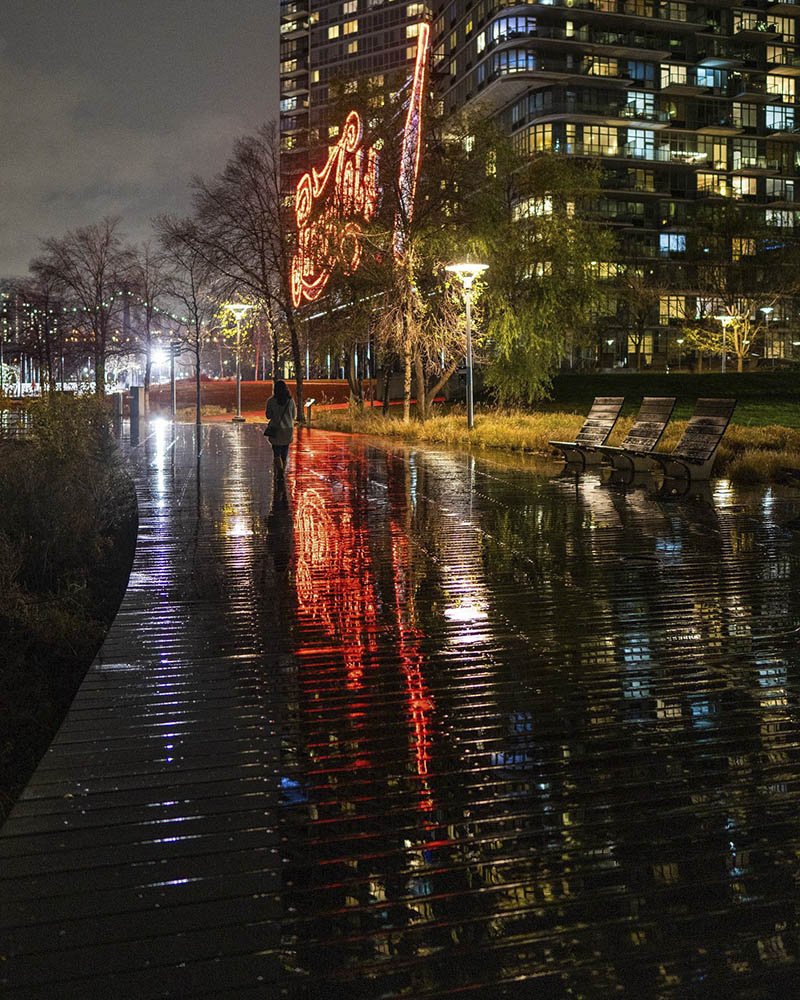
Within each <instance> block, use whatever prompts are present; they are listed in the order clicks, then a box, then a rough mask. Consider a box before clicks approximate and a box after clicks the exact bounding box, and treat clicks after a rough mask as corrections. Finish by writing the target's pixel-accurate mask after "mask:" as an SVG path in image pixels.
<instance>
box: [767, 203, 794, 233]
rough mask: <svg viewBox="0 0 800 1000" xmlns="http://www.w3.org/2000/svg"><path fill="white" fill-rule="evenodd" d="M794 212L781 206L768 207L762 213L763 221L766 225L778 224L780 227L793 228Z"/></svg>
mask: <svg viewBox="0 0 800 1000" xmlns="http://www.w3.org/2000/svg"><path fill="white" fill-rule="evenodd" d="M794 219H795V214H794V212H788V211H785V210H784V209H781V208H768V209H767V210H766V212H765V213H764V221H765V222H766V224H767V225H768V226H778V227H779V228H780V229H792V228H794Z"/></svg>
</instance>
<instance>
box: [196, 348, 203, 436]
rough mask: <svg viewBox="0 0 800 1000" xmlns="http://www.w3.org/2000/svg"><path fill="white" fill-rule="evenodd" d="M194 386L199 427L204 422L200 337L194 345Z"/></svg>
mask: <svg viewBox="0 0 800 1000" xmlns="http://www.w3.org/2000/svg"><path fill="white" fill-rule="evenodd" d="M194 360H195V366H194V385H195V392H196V397H197V398H196V399H195V423H196V424H197V426H198V427H199V426H200V424H201V423H202V422H203V403H202V399H201V397H200V391H201V390H200V338H199V337H198V339H197V342H196V343H195V345H194ZM197 447H198V449H199V448H200V438H199V437H198V439H197Z"/></svg>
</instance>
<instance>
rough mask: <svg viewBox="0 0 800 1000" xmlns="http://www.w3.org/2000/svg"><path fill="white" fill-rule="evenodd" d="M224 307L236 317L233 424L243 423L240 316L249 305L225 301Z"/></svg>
mask: <svg viewBox="0 0 800 1000" xmlns="http://www.w3.org/2000/svg"><path fill="white" fill-rule="evenodd" d="M225 308H226V309H229V310H230V311H231V312H232V313H233V315H234V317H235V318H236V416H235V417H233V421H232V422H233V423H234V424H241V423H244V417H243V416H242V364H241V351H240V347H241V343H242V316H244V314H245V313H246V312H247V310H248V309H252V308H253V307H252V306H251V305H248V304H247V303H246V302H226V303H225Z"/></svg>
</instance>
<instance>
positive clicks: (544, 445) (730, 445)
mask: <svg viewBox="0 0 800 1000" xmlns="http://www.w3.org/2000/svg"><path fill="white" fill-rule="evenodd" d="M598 391H599V390H598ZM595 394H596V393H595ZM609 395H612V393H610V392H609ZM650 395H655V393H650ZM592 398H593V397H592ZM589 404H591V399H590V400H589ZM635 409H636V407H634V410H635ZM586 410H588V406H587V407H586ZM584 412H585V411H584ZM633 419H634V418H633V417H632V416H628V417H622V418H621V419H620V420H619V421H618V422H617V425H616V427H615V428H614V432H613V434H612V435H611V437H610V438H609V444H619V442H620V441H621V440H622V438H623V437H624V436H625V434H626V433H627V431H628V430H629V428H630V426H631V424H632V423H633ZM582 422H583V416H582V415H581V414H579V413H566V412H560V411H557V410H552V411H550V412H545V413H542V412H539V413H522V412H513V411H491V412H489V411H487V412H478V413H476V415H475V427H474V429H473V430H472V431H471V432H470V431H468V430H467V427H466V420H465V416H464V413H463V411H454V412H450V413H447V414H443V415H440V416H435V417H433V418H432V419H430V420H428V421H426V422H425V423H424V424H421V423H419V422H417V421H412V422H411V423H409V424H404V423H403V422H402V420H401V419H400V418H399V415H398V414H394V413H393V414H390V415H389V416H388V417H383V416H382V415H381V414H380V413H377V412H373V413H369V412H365V413H363V414H359V413H356V412H351V411H346V410H338V411H335V410H334V411H320V412H317V413H315V414H314V425H315V426H316V427H322V428H325V429H328V430H336V431H343V432H346V433H351V434H376V435H380V436H383V437H396V438H400V439H403V440H406V441H416V442H424V443H427V444H434V445H447V446H449V447H454V448H471V449H473V450H481V449H502V450H505V451H512V452H540V453H543V454H547V453H548V452H552V449H551V448H550V447H549V445H548V441H550V440H560V441H571V440H573V439H574V436H575V433H576V432H577V431H578V430H579V429H580V426H581V424H582ZM685 426H686V421H685V420H675V421H672V422H671V423H670V425H669V426H668V428H667V431H666V433H665V435H664V437H663V439H662V443H661V446H662V447H663V448H664V449H667V450H669V449H671V448H672V447H674V445H675V444H676V443H677V441H678V439H679V437H680V435H681V434H682V433H683V429H684V428H685ZM785 467H789V468H800V430H796V429H793V428H789V427H782V426H776V425H769V426H763V427H756V426H753V427H747V426H743V425H741V424H735V425H734V424H732V425H731V426H730V427H729V428H728V431H727V433H726V435H725V438H724V440H723V442H722V444H721V445H720V449H719V453H718V456H717V464H716V466H715V474H717V475H721V476H728V477H729V478H730V479H731V480H733V481H734V482H739V483H757V482H773V481H780V480H781V479H782V478H784V474H783V473H782V472H781V470H782V469H783V468H785Z"/></svg>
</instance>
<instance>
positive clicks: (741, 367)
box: [736, 354, 744, 374]
mask: <svg viewBox="0 0 800 1000" xmlns="http://www.w3.org/2000/svg"><path fill="white" fill-rule="evenodd" d="M736 371H737V372H739V373H740V374H741V373H742V372H743V371H744V358H743V357H742V356H741V354H740V355H739V356H738V357H737V358H736Z"/></svg>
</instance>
